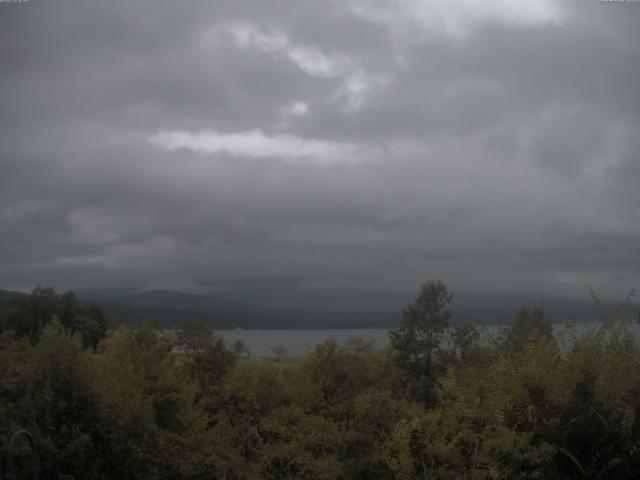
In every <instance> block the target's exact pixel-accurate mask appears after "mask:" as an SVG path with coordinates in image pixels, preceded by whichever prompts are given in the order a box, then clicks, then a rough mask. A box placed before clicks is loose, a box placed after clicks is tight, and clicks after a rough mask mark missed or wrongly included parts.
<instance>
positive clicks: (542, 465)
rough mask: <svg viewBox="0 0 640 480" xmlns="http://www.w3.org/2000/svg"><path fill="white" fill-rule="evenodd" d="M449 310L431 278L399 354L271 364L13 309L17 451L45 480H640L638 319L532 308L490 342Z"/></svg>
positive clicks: (3, 383) (323, 353)
mask: <svg viewBox="0 0 640 480" xmlns="http://www.w3.org/2000/svg"><path fill="white" fill-rule="evenodd" d="M450 301H451V295H450V293H449V292H448V290H447V287H446V285H445V284H444V283H442V282H440V281H429V282H425V283H423V284H422V285H421V288H420V290H419V292H418V294H417V296H416V298H415V300H414V301H413V302H412V303H411V304H410V305H409V306H408V307H407V308H406V309H405V311H404V315H403V321H402V324H401V326H400V328H399V329H397V330H395V331H392V332H391V334H390V335H391V342H390V344H389V346H388V347H387V348H385V349H383V350H379V349H375V348H374V345H373V342H372V340H369V339H366V338H355V339H351V340H350V341H349V342H347V343H346V344H338V343H337V342H336V341H334V340H328V341H326V342H324V343H322V344H320V345H317V346H316V347H315V348H314V349H313V350H312V351H310V352H309V353H308V354H307V355H305V356H303V357H296V358H278V359H270V358H253V357H252V358H248V357H247V356H246V355H243V350H244V349H243V348H242V345H234V346H230V345H227V344H225V342H224V341H223V339H222V338H221V337H219V336H218V335H216V334H215V333H214V332H212V331H211V330H209V329H208V328H206V327H204V326H201V325H198V324H193V323H187V324H184V325H182V327H181V328H179V329H178V330H177V331H164V330H159V329H157V328H154V327H153V326H152V325H150V324H143V325H140V326H135V327H130V326H119V327H118V328H108V325H107V320H106V318H105V316H104V315H103V313H102V312H101V311H100V309H99V308H98V307H96V306H93V305H85V304H82V303H79V302H77V301H76V299H75V297H74V296H73V294H71V293H66V294H63V295H58V294H57V293H56V292H55V291H53V290H51V289H46V288H36V289H35V290H34V291H33V293H32V295H30V296H25V297H20V298H14V299H8V300H4V301H3V303H1V304H0V445H3V444H6V441H7V439H8V436H9V435H10V434H11V432H13V431H15V430H16V429H19V428H25V429H27V430H29V431H30V432H31V433H32V435H33V437H34V441H35V444H36V448H37V452H38V456H39V462H40V468H41V475H40V477H41V478H45V479H66V480H71V479H89V480H92V479H96V480H97V479H167V480H168V479H172V480H173V479H178V480H180V479H212V478H213V479H226V480H241V479H242V480H249V479H327V480H329V479H362V480H365V479H399V480H400V479H427V478H429V479H474V480H476V479H537V478H540V479H547V478H553V479H574V478H584V479H635V478H638V472H640V368H639V367H640V348H639V345H638V342H637V340H636V338H635V337H634V336H633V334H632V333H631V331H630V330H629V328H628V323H627V322H626V321H625V319H624V315H623V313H622V311H617V312H615V313H614V314H613V315H612V316H611V317H610V318H608V319H607V320H606V321H604V322H603V324H602V326H601V327H600V328H599V329H597V330H594V331H592V332H588V333H586V334H582V335H578V334H577V333H576V330H575V327H574V326H573V325H572V324H570V323H568V324H567V326H566V327H565V328H564V330H563V331H561V332H554V330H553V329H552V326H551V321H550V319H549V318H547V317H546V316H545V313H544V311H543V310H542V309H541V308H524V309H522V310H521V311H519V312H517V313H516V314H515V315H514V318H513V320H512V321H511V323H509V324H508V325H505V326H504V327H503V328H502V329H501V331H500V332H499V333H498V334H496V335H494V336H493V337H490V338H485V339H481V334H480V332H479V331H478V330H477V329H476V328H475V327H474V326H473V325H471V324H468V323H466V324H463V325H457V326H455V327H451V326H449V323H450V320H451V311H450V310H449V303H450ZM25 455H27V454H25ZM27 456H28V455H27ZM27 468H28V462H27V461H25V469H27ZM25 478H26V477H25Z"/></svg>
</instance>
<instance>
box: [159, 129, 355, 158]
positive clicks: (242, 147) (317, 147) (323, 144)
mask: <svg viewBox="0 0 640 480" xmlns="http://www.w3.org/2000/svg"><path fill="white" fill-rule="evenodd" d="M149 140H150V142H151V143H152V144H154V145H156V146H158V147H161V148H164V149H167V150H171V151H175V150H180V149H186V150H192V151H195V152H200V153H207V154H215V153H221V152H228V153H230V154H232V155H237V156H242V157H249V158H278V159H281V160H283V161H285V162H291V163H304V162H309V163H313V164H317V165H331V164H335V163H357V161H358V153H359V150H360V147H359V146H357V145H355V144H351V143H337V142H329V141H324V140H314V139H306V138H300V137H296V136H293V135H288V134H281V135H272V136H269V135H265V134H264V133H263V132H261V131H260V130H249V131H245V132H237V133H218V132H214V131H200V132H196V133H191V132H186V131H180V130H173V131H162V132H159V133H157V134H155V135H153V136H152V137H151V138H150V139H149Z"/></svg>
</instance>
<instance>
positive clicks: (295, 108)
mask: <svg viewBox="0 0 640 480" xmlns="http://www.w3.org/2000/svg"><path fill="white" fill-rule="evenodd" d="M282 112H283V113H284V114H285V115H287V116H291V117H304V116H305V115H306V114H307V113H309V105H307V104H306V103H305V102H293V103H291V104H289V105H287V106H285V107H283V108H282Z"/></svg>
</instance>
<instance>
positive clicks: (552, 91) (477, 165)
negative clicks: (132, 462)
mask: <svg viewBox="0 0 640 480" xmlns="http://www.w3.org/2000/svg"><path fill="white" fill-rule="evenodd" d="M436 3H438V2H436ZM429 4H430V2H427V1H425V2H420V1H417V0H415V1H411V0H402V1H397V2H391V1H378V2H371V3H361V2H358V1H355V0H354V1H349V2H303V3H302V4H301V3H300V2H296V3H290V2H284V1H276V0H273V1H265V2H258V3H255V2H239V1H234V2H188V3H187V4H184V3H176V2H158V3H154V4H153V5H152V4H150V3H149V4H146V3H143V2H62V1H60V2H42V1H36V0H32V1H31V2H29V3H27V4H17V5H12V4H2V5H0V7H1V8H0V44H1V45H2V47H1V56H0V58H1V68H2V73H3V74H2V76H1V77H0V103H1V105H2V113H1V114H0V126H1V129H0V174H1V175H0V228H1V230H2V248H0V264H1V266H2V269H1V271H2V273H1V274H0V282H1V284H2V285H0V286H5V287H21V288H26V287H29V286H31V285H33V284H34V283H36V282H45V283H52V284H55V285H58V286H61V287H71V286H76V287H77V286H106V285H111V286H114V285H138V286H141V287H147V286H159V285H162V286H175V287H178V288H196V289H205V290H206V289H215V288H222V289H224V288H227V287H228V288H238V287H237V286H238V285H243V284H244V283H247V282H249V283H252V282H253V283H255V282H260V281H263V282H265V283H269V282H273V281H274V280H273V279H280V280H281V281H283V282H286V283H287V284H297V285H299V286H300V287H301V288H304V289H306V290H307V291H313V290H322V291H330V290H336V291H350V290H352V291H356V290H357V291H366V290H370V291H372V292H381V291H389V292H393V291H397V290H403V289H413V288H414V286H415V284H416V282H418V281H419V280H422V279H425V278H430V277H442V278H444V279H446V280H448V281H449V282H450V283H451V284H452V286H453V287H454V288H462V289H475V288H481V289H495V290H499V289H510V290H516V291H517V290H523V289H527V290H531V289H533V290H540V291H558V292H560V293H577V294H581V293H582V292H583V291H584V290H585V288H586V286H587V285H590V284H593V285H596V286H601V288H603V289H606V285H607V284H608V283H610V281H611V279H612V278H614V277H615V278H618V279H623V281H624V282H626V283H629V285H628V286H629V287H633V286H637V282H638V279H639V278H640V256H639V254H638V251H639V249H637V248H636V245H638V244H640V214H639V213H638V209H637V207H636V205H637V204H638V200H640V189H639V188H638V185H639V184H640V170H639V169H638V165H640V158H639V157H638V152H639V151H640V150H639V149H638V140H637V139H638V133H639V131H638V130H639V126H640V90H639V89H638V88H637V86H636V83H637V79H638V78H639V77H640V70H639V69H640V46H639V45H640V44H639V42H638V34H637V33H636V31H637V28H636V27H637V24H638V21H640V5H634V4H632V3H622V2H616V3H610V2H595V1H594V2H570V3H569V2H557V3H554V2H549V1H543V0H539V1H537V2H533V3H532V4H531V5H532V7H531V9H530V11H529V12H527V11H524V13H522V12H515V11H509V10H508V9H506V4H505V3H504V2H498V1H495V2H484V3H482V6H481V7H478V6H476V3H475V2H472V1H468V2H461V5H463V6H464V7H465V8H466V9H467V10H469V11H466V10H465V9H463V8H461V7H460V6H456V5H451V6H448V7H447V8H439V9H438V8H436V9H434V10H433V11H434V12H436V13H434V14H433V15H431V16H429V15H426V16H425V15H424V14H423V13H424V11H428V7H429ZM363 5H364V6H363ZM503 7H504V8H503ZM534 7H535V8H534ZM474 8H476V9H480V10H478V11H479V12H484V13H482V14H480V13H477V12H476V14H473V13H472V12H471V13H470V11H471V10H473V9H474ZM380 11H384V12H385V14H384V15H380V14H379V12H380ZM438 15H440V17H438ZM445 27H446V28H445ZM260 279H262V280H260ZM243 282H244V283H243ZM634 282H635V284H634ZM253 283H252V284H253ZM225 285H226V286H227V287H225ZM625 285H626V284H625ZM229 286H231V287H229ZM619 288H620V282H617V283H616V284H615V290H614V291H613V292H611V293H615V294H617V293H619V291H618V289H619Z"/></svg>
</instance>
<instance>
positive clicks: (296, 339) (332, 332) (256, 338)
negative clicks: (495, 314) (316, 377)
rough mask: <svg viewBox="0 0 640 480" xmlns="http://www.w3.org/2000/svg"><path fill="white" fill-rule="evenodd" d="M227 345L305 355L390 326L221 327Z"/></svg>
mask: <svg viewBox="0 0 640 480" xmlns="http://www.w3.org/2000/svg"><path fill="white" fill-rule="evenodd" d="M600 325H602V324H601V323H598V322H587V323H578V324H576V333H577V334H582V333H585V332H587V331H590V330H594V329H596V328H598V327H599V326H600ZM500 327H501V325H485V326H481V327H478V328H479V329H480V332H481V336H482V337H483V338H488V337H489V336H491V335H495V334H496V333H497V332H498V330H499V329H500ZM553 327H554V330H555V331H556V332H559V331H562V329H563V328H564V324H554V326H553ZM631 329H632V331H633V332H634V334H635V335H636V338H638V339H640V325H638V324H632V325H631ZM217 333H218V334H220V335H221V336H222V337H223V338H224V339H225V341H226V342H227V344H228V345H230V346H231V345H233V343H234V342H235V341H237V340H242V341H243V342H244V343H245V344H246V345H247V347H249V351H250V352H251V355H253V356H258V357H265V356H273V355H274V353H273V348H274V347H276V346H282V347H285V349H286V355H288V356H298V355H303V354H304V353H306V352H307V351H309V349H313V347H314V346H315V345H317V344H319V343H323V342H324V341H326V340H328V339H329V338H335V339H336V341H337V342H339V343H344V342H345V341H347V340H348V339H349V338H353V337H369V338H372V339H374V341H375V343H374V346H375V347H376V348H379V349H382V348H384V347H386V346H387V345H388V343H389V330H388V329H382V328H357V329H309V330H242V329H236V330H218V331H217Z"/></svg>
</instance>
